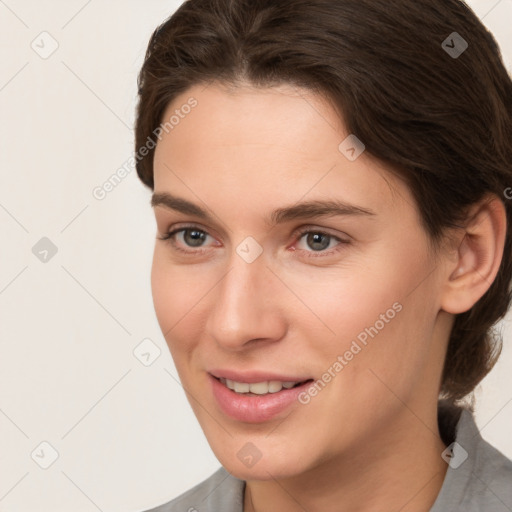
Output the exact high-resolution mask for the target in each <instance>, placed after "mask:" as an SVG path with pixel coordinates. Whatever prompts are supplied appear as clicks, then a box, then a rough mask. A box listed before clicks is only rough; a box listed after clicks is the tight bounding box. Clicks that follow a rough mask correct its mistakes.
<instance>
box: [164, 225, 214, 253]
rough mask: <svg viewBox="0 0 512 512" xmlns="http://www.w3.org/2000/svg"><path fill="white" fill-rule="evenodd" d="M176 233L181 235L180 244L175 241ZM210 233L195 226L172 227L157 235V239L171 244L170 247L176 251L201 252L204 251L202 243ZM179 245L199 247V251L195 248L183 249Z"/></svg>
mask: <svg viewBox="0 0 512 512" xmlns="http://www.w3.org/2000/svg"><path fill="white" fill-rule="evenodd" d="M177 235H181V236H180V238H181V241H180V244H177V243H176V237H177ZM209 236H210V235H209V234H208V233H207V232H206V231H204V230H202V229H199V228H198V227H197V226H183V227H180V228H177V229H174V230H173V231H169V232H168V233H166V234H165V235H164V236H161V237H157V238H158V239H159V240H164V241H167V242H168V243H170V244H171V245H172V247H173V248H174V249H176V250H178V251H181V252H184V253H187V254H192V253H198V252H200V253H202V252H204V249H203V248H202V243H203V242H204V240H205V239H206V238H207V237H209ZM180 245H185V247H192V248H194V247H195V248H200V249H201V250H200V251H197V250H190V251H189V250H187V249H183V247H181V246H180Z"/></svg>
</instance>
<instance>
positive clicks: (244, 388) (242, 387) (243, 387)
mask: <svg viewBox="0 0 512 512" xmlns="http://www.w3.org/2000/svg"><path fill="white" fill-rule="evenodd" d="M233 389H234V390H235V391H236V392H237V393H249V384H247V383H246V382H233Z"/></svg>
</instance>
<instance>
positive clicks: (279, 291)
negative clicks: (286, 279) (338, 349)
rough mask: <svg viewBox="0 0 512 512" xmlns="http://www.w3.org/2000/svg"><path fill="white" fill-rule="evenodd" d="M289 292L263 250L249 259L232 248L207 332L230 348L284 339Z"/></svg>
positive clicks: (208, 321) (211, 337)
mask: <svg viewBox="0 0 512 512" xmlns="http://www.w3.org/2000/svg"><path fill="white" fill-rule="evenodd" d="M287 293H288V294H290V291H289V290H287V289H286V287H285V286H284V285H283V283H282V282H281V281H280V280H279V279H278V277H277V276H276V275H275V274H274V273H273V271H272V270H270V268H268V267H267V261H266V260H265V259H264V257H263V254H262V255H260V256H259V257H258V258H257V259H256V260H254V261H252V262H251V263H248V262H247V261H245V260H244V259H243V258H242V257H240V256H239V255H238V254H237V253H236V251H233V257H232V258H230V262H229V267H228V269H227V272H226V274H225V275H224V277H223V278H222V279H221V281H220V283H219V284H218V285H217V286H216V287H215V290H214V293H213V294H212V297H211V300H212V307H211V309H210V315H209V316H208V319H207V322H206V330H207V334H208V335H209V337H210V339H213V340H215V342H216V343H217V344H218V345H219V346H220V347H222V348H223V349H225V350H230V351H242V350H247V349H248V348H249V347H252V346H261V344H263V343H273V342H276V341H278V340H280V339H282V338H283V336H284V335H285V334H286V329H287V323H286V313H285V310H284V307H285V304H286V302H288V303H289V301H290V297H287V296H286V294H287ZM287 299H288V300H287Z"/></svg>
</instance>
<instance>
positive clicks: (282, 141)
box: [154, 83, 413, 210]
mask: <svg viewBox="0 0 512 512" xmlns="http://www.w3.org/2000/svg"><path fill="white" fill-rule="evenodd" d="M191 98H192V99H193V100H194V101H195V103H196V105H195V106H194V108H193V109H189V108H183V106H184V105H186V104H188V103H190V100H191ZM185 112H186V113H185ZM173 115H174V116H175V117H179V122H178V123H177V124H175V125H174V126H173V128H172V129H171V130H169V131H168V132H163V133H162V138H161V140H160V141H159V142H158V144H157V148H156V151H155V157H154V173H155V191H164V190H169V189H174V190H176V189H180V190H182V191H183V194H180V195H182V196H183V195H184V194H185V195H186V196H187V197H188V198H192V197H193V196H191V192H192V193H193V194H195V195H196V196H199V197H205V198H206V197H210V198H211V197H212V195H214V194H217V195H218V194H219V193H222V194H223V198H224V200H228V199H229V198H232V199H233V201H234V204H237V205H240V201H246V199H247V198H248V197H249V195H252V196H254V193H257V194H258V196H259V198H260V199H259V204H258V207H259V206H261V197H265V198H266V199H267V200H268V203H269V204H271V203H272V204H275V205H278V204H280V203H281V204H282V203H293V202H296V201H298V200H299V199H301V198H302V199H317V198H323V199H325V198H343V200H345V201H347V202H351V203H355V204H360V205H365V206H367V207H369V208H371V209H373V210H379V209H386V208H388V209H389V208H396V206H397V201H399V200H400V197H402V199H403V198H404V197H403V196H404V195H405V196H408V194H409V191H408V190H407V189H406V188H405V186H404V185H403V184H402V183H401V182H399V181H398V180H397V179H396V177H395V176H393V175H392V174H391V173H390V172H389V168H388V167H386V166H385V165H384V164H382V163H381V162H379V161H377V160H376V159H374V158H372V157H371V156H370V155H369V154H368V153H366V152H364V151H363V153H362V154H361V155H360V156H359V157H357V158H356V159H349V158H347V154H346V153H345V152H344V150H346V146H347V143H346V141H347V140H348V143H349V144H350V142H351V141H352V140H357V139H351V137H353V134H350V133H348V131H347V129H346V127H345V126H344V124H343V121H342V119H341V118H340V116H339V115H338V114H337V113H336V111H335V110H334V108H333V107H332V106H331V105H330V104H329V102H328V101H327V100H326V99H324V98H323V97H321V96H319V95H317V94H315V93H313V92H312V91H309V90H305V89H299V88H297V87H294V86H291V85H281V86H278V87H267V88H255V87H248V86H243V87H239V88H231V89H228V88H226V87H225V86H223V85H220V84H215V83H213V84H210V85H208V86H205V85H204V84H203V85H196V86H194V87H192V88H190V89H188V90H187V91H185V92H184V93H182V94H181V95H179V96H178V97H177V98H175V99H174V101H173V102H172V103H171V104H170V105H169V106H168V107H167V109H166V111H165V114H164V116H163V120H162V121H163V122H165V120H167V119H169V118H170V117H171V116H173ZM340 145H341V146H340ZM355 149H356V150H360V149H361V148H360V147H357V146H356V148H355ZM349 156H351V155H350V154H349ZM184 187H185V188H184ZM187 189H188V190H187ZM396 192H398V195H397V194H396ZM306 196H307V197H306ZM405 199H406V200H408V201H409V203H410V204H412V203H413V201H412V198H410V196H409V197H408V198H407V197H406V198H405ZM244 206H246V207H247V208H250V204H248V203H247V202H246V203H245V204H244Z"/></svg>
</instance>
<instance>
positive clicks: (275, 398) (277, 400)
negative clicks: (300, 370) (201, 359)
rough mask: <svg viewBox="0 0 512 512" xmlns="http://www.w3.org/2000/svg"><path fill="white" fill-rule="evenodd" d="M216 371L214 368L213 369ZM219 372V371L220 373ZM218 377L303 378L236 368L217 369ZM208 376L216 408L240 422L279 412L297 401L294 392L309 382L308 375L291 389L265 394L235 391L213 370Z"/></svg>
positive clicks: (256, 379)
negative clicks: (254, 394) (229, 369)
mask: <svg viewBox="0 0 512 512" xmlns="http://www.w3.org/2000/svg"><path fill="white" fill-rule="evenodd" d="M215 373H217V372H215ZM221 373H222V374H221ZM230 376H231V377H230ZM219 377H224V378H227V379H230V380H235V381H237V382H248V383H255V382H263V381H267V380H268V381H270V380H278V381H282V382H302V381H306V379H303V378H300V377H299V378H297V377H290V376H284V375H275V374H272V375H271V374H268V373H251V374H249V373H245V374H240V373H237V372H230V371H226V372H219ZM209 380H210V384H211V387H212V393H213V396H214V398H215V401H216V402H217V405H218V406H219V408H220V410H221V411H222V412H223V413H224V414H226V415H227V416H229V417H230V418H232V419H235V420H237V421H242V422H244V423H262V422H264V421H268V420H270V419H272V418H274V417H275V416H277V415H278V414H279V413H282V412H283V411H285V410H286V409H288V408H290V407H291V406H292V404H294V403H295V404H296V406H298V405H300V404H299V402H298V399H297V397H298V395H299V394H300V393H302V392H303V391H304V390H305V389H306V388H307V387H308V386H309V385H310V384H311V380H312V379H309V380H307V381H306V382H304V383H303V384H301V385H299V386H296V387H294V388H291V389H285V388H283V389H282V390H281V391H278V392H277V393H268V394H266V395H256V396H252V395H244V394H240V393H236V392H235V391H232V390H231V389H229V388H228V387H227V386H226V385H225V384H223V383H222V382H220V380H219V378H217V377H216V376H215V375H214V374H213V373H210V374H209Z"/></svg>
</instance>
